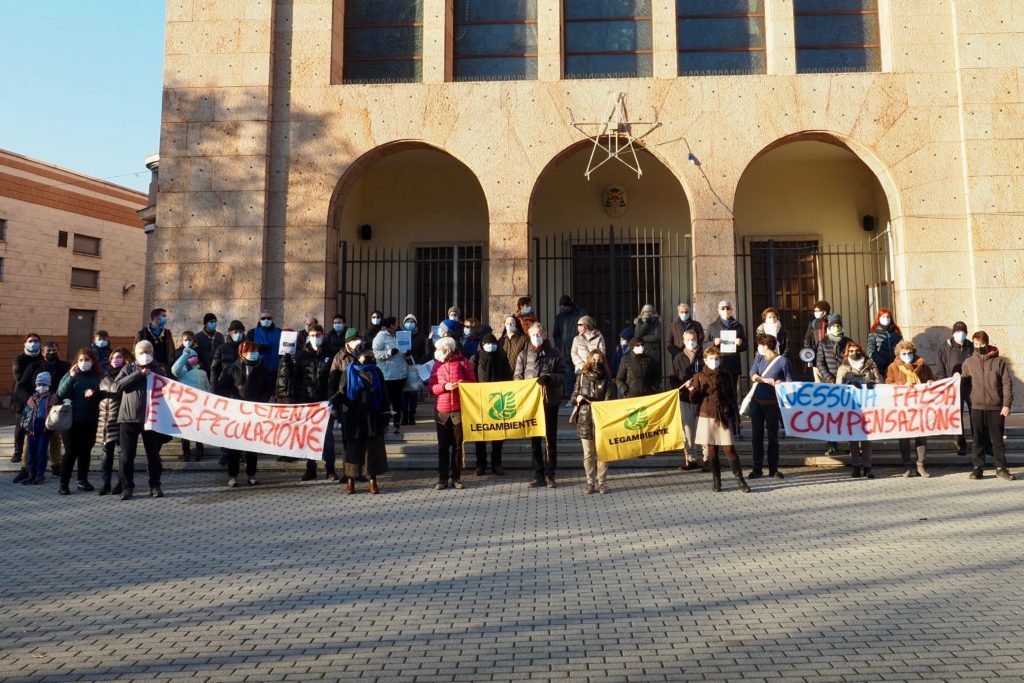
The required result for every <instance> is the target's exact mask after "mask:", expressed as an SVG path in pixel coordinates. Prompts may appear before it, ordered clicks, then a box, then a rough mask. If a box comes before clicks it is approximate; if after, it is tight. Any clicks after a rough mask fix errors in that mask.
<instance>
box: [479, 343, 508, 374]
mask: <svg viewBox="0 0 1024 683" xmlns="http://www.w3.org/2000/svg"><path fill="white" fill-rule="evenodd" d="M473 374H474V375H476V381H477V382H507V381H508V380H510V379H512V366H511V365H510V364H509V362H508V356H506V355H505V352H504V351H503V350H502V348H501V347H500V346H499V347H498V348H497V350H495V351H494V352H492V353H488V352H487V351H484V350H483V349H480V351H478V352H477V354H476V355H475V356H473Z"/></svg>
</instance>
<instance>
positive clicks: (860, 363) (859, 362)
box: [850, 358, 867, 370]
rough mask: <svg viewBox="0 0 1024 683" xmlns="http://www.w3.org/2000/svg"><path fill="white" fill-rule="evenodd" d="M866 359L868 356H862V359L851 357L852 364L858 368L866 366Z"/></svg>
mask: <svg viewBox="0 0 1024 683" xmlns="http://www.w3.org/2000/svg"><path fill="white" fill-rule="evenodd" d="M865 361H867V358H861V359H860V360H854V359H853V358H851V359H850V366H851V367H853V368H855V369H857V370H860V369H861V368H862V367H864V363H865Z"/></svg>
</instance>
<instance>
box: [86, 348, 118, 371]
mask: <svg viewBox="0 0 1024 683" xmlns="http://www.w3.org/2000/svg"><path fill="white" fill-rule="evenodd" d="M89 348H90V349H91V350H92V352H93V353H95V354H96V360H98V361H99V362H100V369H101V370H103V371H104V372H106V370H107V368H109V367H110V354H111V353H113V351H112V350H111V348H110V342H109V341H108V342H107V345H106V346H96V342H93V343H92V344H89Z"/></svg>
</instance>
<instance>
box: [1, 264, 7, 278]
mask: <svg viewBox="0 0 1024 683" xmlns="http://www.w3.org/2000/svg"><path fill="white" fill-rule="evenodd" d="M6 270H7V269H6V262H5V261H4V259H2V258H0V282H3V281H4V273H5V272H6Z"/></svg>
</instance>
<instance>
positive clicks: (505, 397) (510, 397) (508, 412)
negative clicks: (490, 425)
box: [487, 391, 516, 421]
mask: <svg viewBox="0 0 1024 683" xmlns="http://www.w3.org/2000/svg"><path fill="white" fill-rule="evenodd" d="M487 400H488V401H494V403H492V404H491V407H490V409H489V410H488V411H487V414H488V415H489V416H490V418H491V419H492V420H498V421H501V420H511V419H512V418H513V417H515V416H516V394H515V392H514V391H507V392H505V393H501V392H500V391H498V392H495V393H493V394H491V395H490V396H488V397H487Z"/></svg>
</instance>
